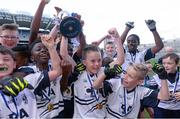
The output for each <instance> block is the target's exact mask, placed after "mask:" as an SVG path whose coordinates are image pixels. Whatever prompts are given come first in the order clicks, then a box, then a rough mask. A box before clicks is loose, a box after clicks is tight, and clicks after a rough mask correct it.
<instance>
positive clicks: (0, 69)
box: [0, 67, 8, 72]
mask: <svg viewBox="0 0 180 119" xmlns="http://www.w3.org/2000/svg"><path fill="white" fill-rule="evenodd" d="M7 70H8V68H7V67H0V72H4V71H7Z"/></svg>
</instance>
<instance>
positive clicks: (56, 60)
mask: <svg viewBox="0 0 180 119" xmlns="http://www.w3.org/2000/svg"><path fill="white" fill-rule="evenodd" d="M41 40H42V43H43V44H44V45H45V46H46V48H47V49H48V51H49V55H50V59H51V62H52V70H51V71H49V72H48V75H49V79H50V80H55V79H56V78H57V77H58V76H60V75H61V74H62V68H61V66H60V63H61V60H60V57H59V55H58V53H57V51H56V48H55V42H54V39H52V38H51V37H50V36H49V35H43V36H42V37H41Z"/></svg>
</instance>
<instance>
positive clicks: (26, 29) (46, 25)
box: [0, 9, 54, 44]
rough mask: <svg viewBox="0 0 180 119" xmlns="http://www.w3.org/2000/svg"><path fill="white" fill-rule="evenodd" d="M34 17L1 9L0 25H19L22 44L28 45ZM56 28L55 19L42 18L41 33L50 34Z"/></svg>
mask: <svg viewBox="0 0 180 119" xmlns="http://www.w3.org/2000/svg"><path fill="white" fill-rule="evenodd" d="M32 19H33V16H31V15H29V14H27V13H23V12H21V13H20V12H19V13H16V14H12V13H10V12H9V11H8V10H5V9H0V25H2V24H4V23H8V24H9V23H16V24H18V25H19V33H20V43H22V44H24V43H27V40H28V37H29V34H30V25H31V22H32ZM53 26H54V23H53V18H50V17H44V16H43V17H42V20H41V26H40V31H39V32H40V33H48V32H49V31H50V30H51V29H52V28H53Z"/></svg>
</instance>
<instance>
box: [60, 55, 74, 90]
mask: <svg viewBox="0 0 180 119" xmlns="http://www.w3.org/2000/svg"><path fill="white" fill-rule="evenodd" d="M61 67H62V79H61V80H60V85H61V91H62V92H63V91H65V90H66V88H67V86H68V78H69V76H70V73H71V71H72V65H71V63H70V62H69V61H68V60H67V59H65V58H62V61H61Z"/></svg>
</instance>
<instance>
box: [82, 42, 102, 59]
mask: <svg viewBox="0 0 180 119" xmlns="http://www.w3.org/2000/svg"><path fill="white" fill-rule="evenodd" d="M90 51H93V52H99V53H100V54H101V51H100V49H99V48H98V47H97V46H94V45H86V46H85V48H84V49H83V53H82V59H83V60H85V59H86V55H87V53H89V52H90Z"/></svg>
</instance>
